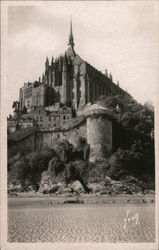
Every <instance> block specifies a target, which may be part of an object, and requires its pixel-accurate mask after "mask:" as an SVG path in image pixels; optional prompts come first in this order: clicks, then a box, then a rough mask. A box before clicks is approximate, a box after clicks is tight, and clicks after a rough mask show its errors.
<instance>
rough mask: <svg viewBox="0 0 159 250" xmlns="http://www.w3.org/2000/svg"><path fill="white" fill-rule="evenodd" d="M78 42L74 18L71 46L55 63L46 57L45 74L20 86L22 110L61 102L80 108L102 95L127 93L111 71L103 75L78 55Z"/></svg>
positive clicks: (69, 44) (57, 104)
mask: <svg viewBox="0 0 159 250" xmlns="http://www.w3.org/2000/svg"><path fill="white" fill-rule="evenodd" d="M74 45H75V44H74V38H73V32H72V21H70V35H69V42H68V49H67V50H66V52H65V53H64V54H63V55H62V56H59V57H58V58H56V59H55V60H54V59H53V57H52V60H51V62H49V60H48V58H46V62H45V71H44V73H43V74H42V77H39V80H38V81H35V82H33V83H30V82H28V83H24V86H23V87H22V88H20V94H19V103H20V110H23V108H24V106H25V107H26V108H27V111H28V112H30V111H32V110H35V109H36V108H37V107H44V108H47V107H49V108H50V107H52V108H53V107H56V106H59V105H60V104H64V105H66V106H71V107H73V108H74V109H75V110H78V109H80V108H81V107H83V106H85V105H86V104H87V103H91V104H92V103H94V102H95V101H96V100H98V98H99V96H101V95H105V96H112V95H116V94H119V93H120V94H121V93H125V91H124V90H122V89H121V88H120V87H119V85H118V84H115V83H113V79H112V75H111V74H109V76H108V73H107V71H106V72H105V74H103V73H101V72H100V71H98V70H97V69H95V68H94V67H93V66H91V65H90V64H89V63H87V62H86V61H84V60H82V59H81V58H80V56H79V55H77V54H76V52H75V50H74ZM52 110H53V109H52Z"/></svg>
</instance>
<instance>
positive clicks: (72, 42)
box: [68, 16, 74, 48]
mask: <svg viewBox="0 0 159 250" xmlns="http://www.w3.org/2000/svg"><path fill="white" fill-rule="evenodd" d="M68 45H70V46H71V47H72V48H73V47H74V41H73V33H72V16H70V35H69V43H68Z"/></svg>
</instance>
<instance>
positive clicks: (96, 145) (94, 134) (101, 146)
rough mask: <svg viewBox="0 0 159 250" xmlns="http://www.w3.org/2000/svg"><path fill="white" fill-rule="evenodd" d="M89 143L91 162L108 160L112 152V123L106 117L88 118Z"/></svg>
mask: <svg viewBox="0 0 159 250" xmlns="http://www.w3.org/2000/svg"><path fill="white" fill-rule="evenodd" d="M87 143H88V144H90V156H89V159H90V161H96V160H100V159H101V158H106V157H107V156H109V154H110V153H111V151H112V121H111V120H109V119H108V118H106V117H104V116H100V117H93V116H91V117H88V118H87Z"/></svg>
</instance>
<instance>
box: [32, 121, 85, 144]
mask: <svg viewBox="0 0 159 250" xmlns="http://www.w3.org/2000/svg"><path fill="white" fill-rule="evenodd" d="M86 132H87V129H86V124H83V125H81V126H79V127H78V128H77V127H76V128H73V129H71V130H69V131H62V130H61V131H60V130H59V131H51V130H46V131H43V132H37V135H36V147H37V148H41V147H45V146H48V147H53V146H54V145H55V144H56V143H58V142H60V141H62V140H67V141H69V142H70V143H72V144H73V145H74V146H77V143H78V140H79V138H80V137H82V138H86V136H87V133H86Z"/></svg>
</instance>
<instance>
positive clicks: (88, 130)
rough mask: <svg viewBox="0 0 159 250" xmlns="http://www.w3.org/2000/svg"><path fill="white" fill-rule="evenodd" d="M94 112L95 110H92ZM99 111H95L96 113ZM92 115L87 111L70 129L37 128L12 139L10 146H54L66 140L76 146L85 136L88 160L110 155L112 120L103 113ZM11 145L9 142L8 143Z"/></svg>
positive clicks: (37, 147)
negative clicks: (80, 120)
mask: <svg viewBox="0 0 159 250" xmlns="http://www.w3.org/2000/svg"><path fill="white" fill-rule="evenodd" d="M92 112H94V113H95V110H94V111H92ZM98 112H99V111H97V113H98ZM101 112H103V114H102V113H100V114H94V115H92V114H91V112H89V115H88V116H87V119H86V120H85V121H84V122H83V123H79V124H78V125H76V126H75V127H72V128H70V129H65V130H64V128H63V129H62V128H57V129H51V128H50V129H45V128H44V129H38V130H36V131H35V133H34V134H32V135H30V136H27V137H24V138H23V139H21V140H19V141H15V142H14V141H13V142H12V147H13V146H14V147H16V146H17V147H20V146H22V147H24V146H27V147H28V146H29V147H30V148H31V149H32V150H35V149H41V148H42V147H46V146H47V147H54V146H55V145H56V144H57V143H58V142H60V141H62V140H67V141H69V142H70V143H72V144H73V145H74V146H77V143H78V142H79V138H85V139H86V140H87V143H88V144H89V145H90V156H89V160H90V161H96V160H100V159H102V158H106V157H108V156H109V155H110V153H111V152H112V149H113V142H112V141H113V140H112V136H113V135H112V132H113V131H112V120H111V118H110V117H109V116H107V115H106V114H104V112H105V111H101ZM10 146H11V144H10Z"/></svg>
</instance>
